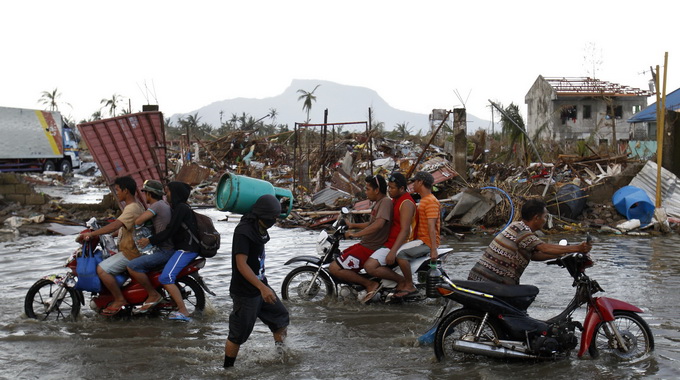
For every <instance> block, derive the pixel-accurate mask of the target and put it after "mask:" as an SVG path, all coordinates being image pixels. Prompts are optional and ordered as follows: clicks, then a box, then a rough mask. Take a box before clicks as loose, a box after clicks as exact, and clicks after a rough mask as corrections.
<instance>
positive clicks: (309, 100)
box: [297, 84, 321, 123]
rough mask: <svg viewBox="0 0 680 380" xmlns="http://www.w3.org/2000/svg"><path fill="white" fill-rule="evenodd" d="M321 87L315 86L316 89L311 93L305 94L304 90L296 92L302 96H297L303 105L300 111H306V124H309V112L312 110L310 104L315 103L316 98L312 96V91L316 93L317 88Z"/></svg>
mask: <svg viewBox="0 0 680 380" xmlns="http://www.w3.org/2000/svg"><path fill="white" fill-rule="evenodd" d="M319 86H321V85H320V84H317V85H316V87H314V89H313V90H312V91H311V92H307V91H305V90H302V89H300V90H297V92H298V93H300V94H302V95H300V96H298V100H303V99H304V103H302V110H303V111H305V110H306V111H307V121H306V123H309V111H311V110H312V102H316V96H314V91H316V89H317V88H319Z"/></svg>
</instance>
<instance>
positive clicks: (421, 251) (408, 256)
mask: <svg viewBox="0 0 680 380" xmlns="http://www.w3.org/2000/svg"><path fill="white" fill-rule="evenodd" d="M429 253H430V247H428V246H427V245H425V244H424V243H423V241H422V240H413V241H410V242H408V243H406V244H404V245H402V246H401V249H400V250H399V252H397V258H398V259H404V260H413V259H417V258H419V257H423V256H425V255H427V254H429Z"/></svg>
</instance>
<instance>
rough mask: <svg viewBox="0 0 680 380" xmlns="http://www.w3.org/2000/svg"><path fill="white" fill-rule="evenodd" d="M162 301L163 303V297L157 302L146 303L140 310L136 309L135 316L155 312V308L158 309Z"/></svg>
mask: <svg viewBox="0 0 680 380" xmlns="http://www.w3.org/2000/svg"><path fill="white" fill-rule="evenodd" d="M162 301H163V297H161V298H159V299H157V300H156V301H153V302H144V303H143V304H142V306H141V307H140V308H139V309H135V310H134V311H133V314H146V313H148V312H150V311H151V310H153V308H154V307H156V305H158V304H159V303H161V302H162Z"/></svg>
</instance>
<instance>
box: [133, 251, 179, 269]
mask: <svg viewBox="0 0 680 380" xmlns="http://www.w3.org/2000/svg"><path fill="white" fill-rule="evenodd" d="M174 254H175V251H174V250H167V251H162V250H159V251H156V252H154V253H152V254H150V255H142V256H140V257H138V258H136V259H132V260H130V262H129V263H128V266H127V267H128V268H129V269H132V270H133V271H135V272H139V273H149V272H151V271H152V270H154V269H160V268H162V267H163V266H164V265H165V264H166V263H167V262H168V261H169V260H170V258H171V257H172V255H174Z"/></svg>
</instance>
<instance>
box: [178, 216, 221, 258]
mask: <svg viewBox="0 0 680 380" xmlns="http://www.w3.org/2000/svg"><path fill="white" fill-rule="evenodd" d="M193 213H194V217H196V225H197V229H198V237H196V236H195V235H194V233H193V232H191V229H190V228H189V227H188V226H187V225H186V224H184V223H182V227H184V228H186V230H187V232H189V235H190V236H191V239H192V240H194V241H195V242H196V243H198V245H199V247H200V248H199V252H198V254H199V255H200V256H201V257H213V256H215V254H217V250H218V249H220V233H219V232H217V230H216V229H215V226H214V225H213V222H212V219H210V217H208V216H206V215H203V214H199V213H197V212H195V211H193Z"/></svg>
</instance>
